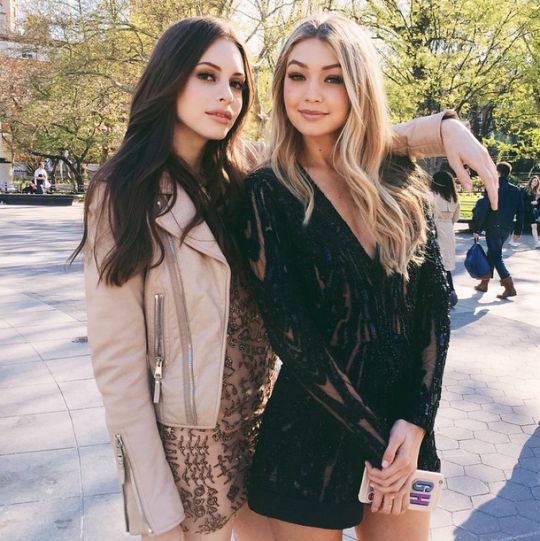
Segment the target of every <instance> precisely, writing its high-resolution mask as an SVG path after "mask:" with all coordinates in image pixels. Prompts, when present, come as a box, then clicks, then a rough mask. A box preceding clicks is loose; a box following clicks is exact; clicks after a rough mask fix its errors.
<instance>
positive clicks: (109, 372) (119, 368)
mask: <svg viewBox="0 0 540 541" xmlns="http://www.w3.org/2000/svg"><path fill="white" fill-rule="evenodd" d="M94 195H95V196H96V197H93V201H92V203H91V204H90V207H89V213H88V234H89V236H88V243H87V246H86V248H85V261H84V278H85V289H86V302H87V312H88V339H89V345H90V351H91V357H92V365H93V369H94V375H95V379H96V383H97V386H98V388H99V390H100V392H101V394H102V398H103V404H104V406H105V416H106V421H107V427H108V430H109V433H110V436H111V440H112V442H113V446H114V450H115V455H116V461H117V466H118V473H119V477H120V483H121V485H122V492H123V497H124V511H125V513H124V514H125V518H126V528H127V530H128V531H129V533H131V534H134V535H138V534H143V533H144V534H148V533H154V534H158V533H163V532H166V531H168V530H170V529H172V528H173V527H175V526H176V525H178V524H179V523H180V522H182V520H183V519H184V511H183V507H182V503H181V501H180V497H179V494H178V490H177V488H176V486H175V483H174V479H173V475H172V471H171V469H170V467H169V465H168V463H167V460H166V458H165V452H164V449H163V445H162V443H161V438H160V435H159V432H158V426H157V422H156V417H155V414H154V408H153V404H152V398H151V396H150V390H149V382H148V368H147V363H146V329H145V317H144V279H143V277H142V276H140V275H139V276H134V277H132V278H130V279H129V280H128V281H127V282H126V283H125V284H123V285H122V286H120V287H116V286H109V285H106V284H105V282H104V281H103V280H102V281H100V280H99V270H98V269H99V267H100V265H101V263H102V261H103V258H104V257H105V255H106V254H107V253H108V252H109V250H110V249H111V247H112V246H113V244H114V242H113V238H112V234H111V231H110V228H109V220H108V217H107V215H106V213H104V212H103V213H102V212H101V207H102V205H103V197H102V195H103V194H102V192H101V193H100V192H99V191H97V193H95V194H94ZM100 214H101V217H100Z"/></svg>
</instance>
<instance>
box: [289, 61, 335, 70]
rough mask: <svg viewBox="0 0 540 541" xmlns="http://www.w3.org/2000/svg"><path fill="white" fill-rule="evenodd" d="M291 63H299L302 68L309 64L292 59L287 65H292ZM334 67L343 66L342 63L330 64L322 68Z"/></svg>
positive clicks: (329, 68)
mask: <svg viewBox="0 0 540 541" xmlns="http://www.w3.org/2000/svg"><path fill="white" fill-rule="evenodd" d="M291 64H297V65H298V66H300V67H301V68H307V64H304V63H303V62H300V61H299V60H290V61H289V63H288V64H287V66H290V65H291ZM334 68H341V64H330V65H329V66H323V67H322V68H321V69H323V70H331V69H334Z"/></svg>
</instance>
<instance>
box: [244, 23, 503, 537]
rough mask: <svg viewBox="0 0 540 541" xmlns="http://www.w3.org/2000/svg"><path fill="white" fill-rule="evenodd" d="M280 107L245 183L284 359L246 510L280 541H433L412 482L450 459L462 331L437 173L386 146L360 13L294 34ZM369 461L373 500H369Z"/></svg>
mask: <svg viewBox="0 0 540 541" xmlns="http://www.w3.org/2000/svg"><path fill="white" fill-rule="evenodd" d="M273 102H274V106H273V112H272V119H271V122H272V134H271V143H270V148H269V151H270V158H269V162H268V166H266V167H262V168H260V169H258V170H257V171H255V172H254V173H252V174H251V175H250V176H249V177H248V180H247V186H246V189H247V203H248V210H247V223H246V237H247V249H248V256H249V258H250V263H251V268H252V271H253V274H254V280H253V282H254V285H253V289H254V293H255V296H256V298H257V300H258V303H259V306H260V309H261V312H262V315H263V319H264V320H265V324H266V327H267V332H268V336H269V339H270V343H271V345H272V347H273V348H274V349H275V351H276V353H277V354H278V356H279V357H280V358H281V360H282V361H283V367H282V369H281V372H280V374H279V377H278V380H277V383H276V385H275V387H274V391H273V394H272V396H271V398H270V400H269V402H268V405H267V408H266V410H265V414H264V417H263V423H262V427H261V431H260V434H259V440H258V444H257V449H256V453H255V458H254V463H253V466H252V471H251V482H250V486H249V489H248V503H249V506H250V508H251V509H252V510H254V511H256V512H257V513H259V514H262V515H265V516H267V517H270V518H271V520H270V522H271V527H272V531H273V533H274V537H275V539H276V540H277V541H290V540H293V539H294V541H308V540H309V541H334V540H335V541H338V540H341V535H342V530H343V529H344V528H350V527H356V531H357V534H358V538H359V539H361V540H369V541H379V540H389V541H390V540H395V539H400V541H408V540H411V541H412V540H415V541H418V540H427V539H428V536H429V514H428V513H418V512H416V513H415V512H408V511H407V505H408V491H407V480H408V479H410V477H411V475H412V473H413V472H414V470H415V469H416V468H417V467H418V468H423V469H428V470H438V469H439V466H440V463H439V459H438V457H437V453H436V449H435V441H434V437H433V423H434V419H435V414H436V411H437V407H438V403H439V397H440V390H441V380H442V375H443V368H444V363H445V357H446V350H447V346H448V339H449V320H448V288H447V284H446V280H445V274H444V269H443V266H442V263H441V259H440V255H439V250H438V248H437V245H436V241H435V231H434V225H433V222H432V220H431V219H430V218H429V217H428V216H427V215H426V213H425V209H426V207H427V193H428V187H427V184H426V183H425V182H424V181H423V180H422V179H420V178H419V175H418V174H417V172H416V171H415V168H414V166H413V164H412V163H411V162H410V161H409V160H408V159H407V158H397V157H395V156H392V155H390V154H389V149H390V147H391V135H390V128H389V122H388V117H387V108H386V101H385V94H384V89H383V84H382V78H381V72H380V69H379V66H378V63H377V59H376V54H375V52H374V51H373V49H372V46H371V44H370V40H369V38H368V37H367V36H366V35H365V34H364V33H363V32H362V30H361V29H360V28H359V27H358V26H357V25H356V24H355V23H353V22H352V21H350V20H347V19H346V18H344V17H342V16H338V15H325V16H318V17H313V18H310V19H307V20H306V21H304V22H303V23H301V24H300V25H299V26H298V27H297V28H296V29H295V30H294V31H293V32H292V34H291V36H290V37H289V38H288V39H287V41H286V43H285V45H284V47H283V49H282V51H281V54H280V56H279V59H278V61H277V67H276V72H275V77H274V82H273ZM448 122H454V121H448ZM456 124H458V125H459V123H457V122H456ZM459 126H460V125H459ZM455 129H458V130H463V131H462V133H463V136H464V137H468V138H469V136H468V131H467V130H466V128H465V127H463V126H460V127H456V128H455ZM490 163H491V162H490ZM492 166H493V164H492V163H491V166H490V168H489V170H490V178H491V179H492V178H493V167H492ZM489 189H490V192H491V193H492V192H493V185H491V184H490V186H489ZM364 467H366V468H367V469H368V472H369V478H370V481H371V484H372V486H373V487H374V489H375V497H374V500H373V503H372V504H371V509H370V507H369V506H366V507H365V509H364V508H363V506H362V504H360V503H359V501H358V490H359V487H360V481H361V478H362V474H363V471H364Z"/></svg>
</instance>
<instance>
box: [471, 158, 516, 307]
mask: <svg viewBox="0 0 540 541" xmlns="http://www.w3.org/2000/svg"><path fill="white" fill-rule="evenodd" d="M497 172H498V173H499V209H498V210H491V207H490V206H489V200H488V198H487V195H486V194H484V196H483V197H482V198H480V199H479V200H478V201H477V202H476V205H475V207H474V210H473V232H474V233H473V236H474V238H475V239H477V238H478V235H479V234H480V232H481V231H485V232H486V244H487V247H488V252H487V257H488V260H489V264H490V266H491V274H487V275H486V276H482V277H481V278H480V283H479V284H478V285H477V286H475V288H474V289H476V290H477V291H482V292H486V291H487V290H488V284H489V280H490V279H491V278H493V269H497V273H498V274H499V278H500V279H501V285H502V286H503V287H504V291H503V292H502V293H501V294H500V295H497V297H499V298H500V299H506V298H507V297H514V296H515V295H517V293H516V289H515V288H514V283H513V281H512V277H511V276H510V273H509V272H508V269H507V268H506V266H505V264H504V262H503V258H502V249H503V246H504V243H505V242H506V241H507V240H508V238H509V237H510V234H511V233H512V230H513V231H514V235H513V237H512V240H514V241H516V240H518V239H519V237H520V236H521V231H522V229H523V197H522V196H521V191H520V190H519V188H518V187H517V186H514V184H511V183H510V182H508V176H509V175H510V173H511V172H512V166H511V165H510V164H509V163H506V162H501V163H499V164H497ZM514 216H515V217H516V222H515V224H514Z"/></svg>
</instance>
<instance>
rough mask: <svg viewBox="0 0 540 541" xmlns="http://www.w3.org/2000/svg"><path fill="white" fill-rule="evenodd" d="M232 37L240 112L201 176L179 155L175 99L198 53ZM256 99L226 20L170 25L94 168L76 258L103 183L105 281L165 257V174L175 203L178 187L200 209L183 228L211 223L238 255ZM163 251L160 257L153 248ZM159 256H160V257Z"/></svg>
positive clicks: (213, 144)
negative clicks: (161, 229) (245, 135)
mask: <svg viewBox="0 0 540 541" xmlns="http://www.w3.org/2000/svg"><path fill="white" fill-rule="evenodd" d="M220 38H224V39H228V40H230V41H232V42H233V43H234V44H235V45H236V47H237V48H238V50H239V51H240V54H241V55H242V58H243V61H244V70H245V73H246V84H245V85H244V88H243V90H242V98H243V102H242V108H241V111H240V114H239V116H238V118H237V120H236V122H235V124H234V126H233V127H232V128H231V129H230V131H229V132H228V134H227V136H226V137H225V138H224V139H223V140H219V141H209V142H208V143H207V145H206V148H205V150H204V155H203V160H202V170H201V172H200V176H199V175H198V173H195V172H194V171H192V170H190V168H189V167H188V166H187V164H185V163H184V162H182V160H180V159H179V158H178V157H177V156H175V154H174V152H173V149H172V141H173V133H174V127H175V123H176V121H177V119H176V118H177V117H176V99H177V97H178V95H179V93H180V92H181V91H182V89H183V88H184V87H185V85H186V83H187V81H188V78H189V77H190V75H191V73H192V72H193V70H194V69H195V66H196V65H197V63H198V61H199V59H200V58H201V56H202V55H203V54H204V52H205V51H206V50H207V49H208V47H209V46H210V45H211V44H212V43H213V42H215V41H216V40H217V39H220ZM252 98H253V78H252V73H251V69H250V66H249V63H248V60H247V55H246V53H245V50H244V48H243V46H242V44H241V43H240V42H239V40H238V39H237V38H236V36H235V34H234V32H233V31H232V29H231V28H230V27H228V26H227V24H226V23H225V22H223V21H221V20H219V19H215V18H212V17H193V18H188V19H184V20H182V21H179V22H177V23H175V24H174V25H172V26H171V27H170V28H169V29H168V30H167V31H166V32H165V33H164V34H163V35H162V36H161V38H160V39H159V41H158V42H157V44H156V47H155V49H154V51H153V53H152V56H151V58H150V61H149V62H148V65H147V67H146V69H145V70H144V73H143V75H142V77H141V79H140V81H139V83H138V85H137V88H136V90H135V93H134V96H133V101H132V104H131V110H130V116H129V121H128V126H127V130H126V134H125V136H124V140H123V142H122V144H121V146H120V148H119V149H118V151H117V152H116V154H115V155H114V156H113V157H112V158H111V159H110V160H109V161H108V162H106V163H105V164H104V165H103V167H101V168H100V169H99V171H98V172H97V173H96V175H95V177H94V179H93V180H92V182H91V183H90V186H89V189H88V194H87V197H86V202H85V216H84V233H83V238H82V240H81V242H80V244H79V246H78V247H77V249H76V250H75V252H74V253H73V255H72V256H71V258H70V261H73V260H74V259H75V257H77V255H78V254H79V253H80V252H81V250H82V249H83V248H84V246H85V244H86V242H87V240H88V233H89V232H88V209H89V207H90V204H91V203H92V200H93V198H94V197H95V192H96V191H97V190H98V189H99V188H100V186H101V187H103V186H105V188H106V189H105V194H106V195H105V200H104V202H103V207H102V208H104V209H107V211H108V215H109V223H110V229H111V231H112V235H113V238H114V241H115V245H114V247H113V249H112V250H111V251H110V252H109V253H108V254H107V255H106V256H105V258H104V260H103V262H102V265H101V268H100V269H99V272H100V279H104V280H105V282H106V283H107V284H110V285H118V286H119V285H122V284H123V283H125V282H126V281H127V280H128V279H129V278H131V277H132V276H134V275H136V274H139V273H141V272H143V271H145V270H146V269H148V268H149V267H150V266H152V264H154V265H157V264H159V263H160V262H161V261H162V259H163V245H162V242H161V241H160V238H159V235H158V227H157V224H156V222H155V218H156V217H157V211H156V209H157V198H158V195H159V188H160V186H159V184H160V179H161V176H162V174H163V173H164V172H168V173H169V174H170V176H171V177H172V179H173V181H174V182H172V188H173V196H172V198H171V199H170V201H169V203H168V205H167V206H166V208H165V209H162V210H161V211H160V212H161V213H165V212H168V211H169V210H170V208H171V207H172V206H173V205H174V203H175V201H176V197H177V189H178V185H180V186H181V188H183V189H184V190H185V191H186V193H187V194H188V196H189V197H190V198H191V200H192V201H193V203H194V206H195V209H196V214H195V216H194V218H193V220H192V221H191V222H190V224H189V225H188V226H187V227H186V229H185V230H184V231H183V237H182V238H185V236H186V235H187V233H189V230H190V229H191V228H192V227H194V226H195V225H197V224H198V223H201V222H202V221H206V222H207V223H208V225H209V227H210V229H211V230H212V232H213V234H214V235H215V237H216V240H217V241H218V243H219V244H220V247H221V249H222V250H223V252H224V254H225V256H226V257H227V260H228V261H229V262H230V263H231V264H236V262H238V261H239V258H240V249H239V245H240V237H239V234H240V233H239V228H240V224H239V223H238V220H239V214H240V213H239V212H238V209H239V208H240V205H241V181H242V178H243V173H244V172H245V171H244V170H243V168H244V167H245V166H244V165H243V164H242V163H241V161H242V158H241V156H240V154H239V152H238V151H237V150H236V144H235V141H236V138H237V134H238V131H239V128H240V127H241V125H242V124H243V122H244V120H245V117H246V114H247V112H248V109H249V107H250V105H251V101H252ZM154 244H155V245H157V246H158V250H159V256H158V257H157V258H155V254H154V253H153V246H154ZM156 261H157V262H156Z"/></svg>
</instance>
